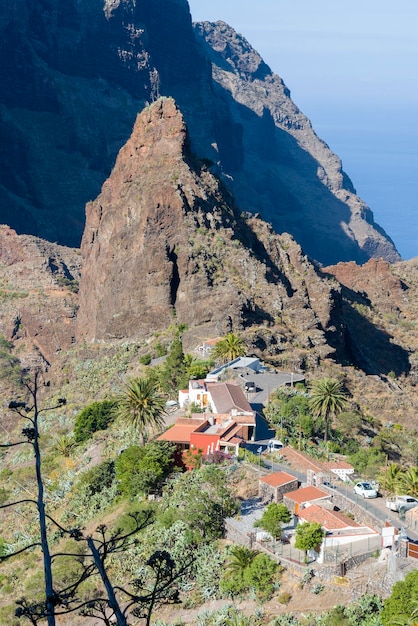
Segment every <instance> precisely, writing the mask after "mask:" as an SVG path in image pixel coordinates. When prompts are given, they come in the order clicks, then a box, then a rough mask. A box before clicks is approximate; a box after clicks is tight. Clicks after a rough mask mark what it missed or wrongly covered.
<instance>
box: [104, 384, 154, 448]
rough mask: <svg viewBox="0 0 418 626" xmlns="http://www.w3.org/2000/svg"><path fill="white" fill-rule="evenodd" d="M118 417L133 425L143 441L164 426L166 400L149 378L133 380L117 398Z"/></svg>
mask: <svg viewBox="0 0 418 626" xmlns="http://www.w3.org/2000/svg"><path fill="white" fill-rule="evenodd" d="M115 411H116V415H117V417H118V418H119V419H121V420H123V421H126V422H128V423H130V424H132V425H133V426H134V427H135V428H136V429H137V431H138V432H139V434H140V435H141V436H142V438H143V439H145V438H146V437H147V435H149V434H150V433H152V432H153V431H155V430H158V429H160V428H162V427H163V426H164V417H165V413H166V409H165V399H164V398H163V396H162V395H161V394H160V393H159V391H158V386H157V383H156V382H155V381H154V380H150V379H149V378H131V379H130V380H129V381H128V382H127V383H126V385H125V388H124V389H123V390H122V392H121V393H120V394H119V396H118V397H117V398H116V409H115Z"/></svg>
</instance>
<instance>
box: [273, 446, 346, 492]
mask: <svg viewBox="0 0 418 626" xmlns="http://www.w3.org/2000/svg"><path fill="white" fill-rule="evenodd" d="M280 454H281V455H282V456H284V457H285V459H286V460H287V461H288V462H289V463H290V464H291V465H292V466H293V467H295V468H296V469H298V470H301V471H305V472H307V473H308V472H309V474H308V481H309V482H310V483H311V484H317V485H320V484H321V483H323V482H325V481H327V480H329V478H330V477H331V475H334V477H335V476H338V478H340V479H341V480H343V481H349V480H350V478H349V476H350V475H351V474H354V467H353V466H352V465H350V463H347V462H346V461H339V460H333V461H318V460H317V459H312V458H311V457H310V456H308V455H307V454H305V453H304V452H301V451H300V450H295V449H294V448H291V447H290V446H286V447H285V448H283V449H282V450H281V452H280Z"/></svg>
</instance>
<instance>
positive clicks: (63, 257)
mask: <svg viewBox="0 0 418 626" xmlns="http://www.w3.org/2000/svg"><path fill="white" fill-rule="evenodd" d="M80 265H81V255H80V251H79V250H76V249H71V248H66V247H64V246H59V245H57V244H52V243H49V242H48V241H44V240H42V239H39V238H37V237H32V236H30V235H17V234H16V232H15V231H14V230H12V229H11V228H9V227H8V226H0V335H3V337H5V339H6V340H8V341H11V342H13V345H14V353H15V354H16V355H18V356H19V357H20V358H21V360H22V363H23V365H28V366H31V365H32V364H33V363H34V362H35V361H36V362H37V363H42V364H43V365H45V366H47V367H48V366H49V365H50V364H51V363H53V362H54V361H55V360H56V359H57V357H58V356H59V354H60V353H61V351H63V350H66V349H68V348H69V347H70V346H71V345H72V344H73V343H74V342H75V332H76V326H75V320H76V314H77V308H78V302H77V290H78V280H79V278H80Z"/></svg>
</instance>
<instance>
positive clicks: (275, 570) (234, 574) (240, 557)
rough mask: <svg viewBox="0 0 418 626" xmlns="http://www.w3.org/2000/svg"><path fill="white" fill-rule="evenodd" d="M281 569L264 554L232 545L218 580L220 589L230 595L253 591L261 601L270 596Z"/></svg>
mask: <svg viewBox="0 0 418 626" xmlns="http://www.w3.org/2000/svg"><path fill="white" fill-rule="evenodd" d="M282 569H283V568H281V567H280V566H279V565H278V563H276V562H275V561H273V560H272V559H271V558H270V557H269V556H268V555H266V554H261V553H259V552H257V550H250V549H249V548H246V547H245V546H233V547H232V548H231V550H230V554H229V557H228V559H227V562H226V568H225V571H224V573H223V575H222V578H221V581H220V589H221V591H222V593H224V594H225V595H227V596H232V597H234V596H236V595H241V596H242V595H244V594H246V593H248V592H249V591H253V592H254V593H255V595H256V598H257V599H258V601H260V602H263V601H266V600H269V599H270V598H271V597H272V595H273V592H274V590H275V588H276V587H277V584H278V582H279V575H280V573H281V572H282Z"/></svg>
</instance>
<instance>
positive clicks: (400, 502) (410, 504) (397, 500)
mask: <svg viewBox="0 0 418 626" xmlns="http://www.w3.org/2000/svg"><path fill="white" fill-rule="evenodd" d="M386 506H387V508H388V509H390V510H391V511H400V510H401V509H402V510H403V511H409V509H413V508H414V507H416V506H418V500H417V498H413V497H412V496H394V497H393V498H388V499H387V500H386Z"/></svg>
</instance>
